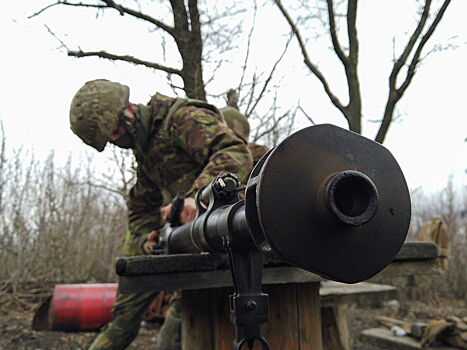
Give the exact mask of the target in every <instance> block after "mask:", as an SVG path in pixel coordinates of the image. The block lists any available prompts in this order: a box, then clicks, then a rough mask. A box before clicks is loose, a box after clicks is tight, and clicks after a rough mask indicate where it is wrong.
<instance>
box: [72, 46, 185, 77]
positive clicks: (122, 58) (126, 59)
mask: <svg viewBox="0 0 467 350" xmlns="http://www.w3.org/2000/svg"><path fill="white" fill-rule="evenodd" d="M68 56H72V57H91V56H95V57H100V58H105V59H108V60H111V61H124V62H129V63H133V64H137V65H143V66H146V67H148V68H152V69H156V70H161V71H163V72H166V73H169V74H177V75H181V71H180V70H179V69H175V68H171V67H166V66H163V65H160V64H158V63H154V62H148V61H143V60H140V59H139V58H136V57H133V56H129V55H123V56H120V55H115V54H111V53H108V52H105V51H90V52H84V51H81V50H80V51H68Z"/></svg>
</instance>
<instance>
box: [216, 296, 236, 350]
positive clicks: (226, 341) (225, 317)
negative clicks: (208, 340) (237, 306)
mask: <svg viewBox="0 0 467 350" xmlns="http://www.w3.org/2000/svg"><path fill="white" fill-rule="evenodd" d="M232 293H233V290H232V288H215V289H212V290H211V298H212V305H213V307H212V312H213V315H212V319H213V322H214V324H213V325H212V326H211V327H212V332H213V333H214V339H215V344H216V350H231V349H232V342H233V341H234V338H235V328H234V325H233V323H232V322H231V321H230V303H229V295H230V294H232Z"/></svg>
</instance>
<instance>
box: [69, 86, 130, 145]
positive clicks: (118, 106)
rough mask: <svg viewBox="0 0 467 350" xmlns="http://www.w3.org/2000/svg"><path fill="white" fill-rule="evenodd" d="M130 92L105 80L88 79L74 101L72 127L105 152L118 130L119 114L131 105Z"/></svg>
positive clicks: (72, 102)
mask: <svg viewBox="0 0 467 350" xmlns="http://www.w3.org/2000/svg"><path fill="white" fill-rule="evenodd" d="M129 95H130V90H129V88H128V86H125V85H121V84H119V83H115V82H112V81H108V80H105V79H98V80H93V81H88V82H87V83H86V84H84V86H83V87H81V88H80V89H79V90H78V92H77V93H76V94H75V96H74V97H73V100H72V101H71V106H70V127H71V130H72V131H73V132H74V133H75V134H76V135H78V136H79V138H81V140H83V141H84V142H85V143H86V144H88V145H90V146H91V147H94V148H95V149H96V150H98V151H99V152H102V151H103V150H104V148H105V145H106V144H107V141H108V140H109V137H110V135H112V133H113V132H114V131H115V129H117V126H118V116H119V114H120V113H121V112H122V110H123V109H124V108H125V107H126V106H127V105H128V99H129Z"/></svg>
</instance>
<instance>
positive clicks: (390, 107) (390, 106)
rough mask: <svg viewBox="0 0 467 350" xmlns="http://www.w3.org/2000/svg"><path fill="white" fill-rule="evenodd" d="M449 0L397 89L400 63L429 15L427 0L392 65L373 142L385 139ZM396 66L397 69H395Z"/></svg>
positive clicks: (436, 18) (438, 14)
mask: <svg viewBox="0 0 467 350" xmlns="http://www.w3.org/2000/svg"><path fill="white" fill-rule="evenodd" d="M450 2H451V0H445V1H444V2H443V4H442V5H441V7H440V9H439V11H438V13H437V14H436V16H435V19H434V20H433V22H432V23H431V25H430V27H429V28H428V30H427V32H426V33H425V34H424V35H423V36H422V38H421V40H420V42H419V44H418V46H417V48H416V50H415V53H414V55H413V57H412V60H411V62H410V65H409V67H408V69H407V75H406V77H405V79H404V82H403V83H402V84H401V86H400V87H399V88H397V87H396V80H397V75H398V73H399V71H400V69H401V68H402V66H401V65H400V64H401V63H400V62H401V61H403V62H404V63H405V61H406V60H407V58H408V56H409V55H410V52H411V51H412V50H413V48H414V47H415V43H416V41H417V40H418V38H419V36H420V35H421V32H422V30H423V28H424V26H425V24H426V21H427V18H428V16H429V13H427V10H428V12H429V7H430V4H431V0H427V1H426V3H425V7H424V10H423V13H422V16H421V18H420V22H419V24H418V25H417V28H416V30H415V32H414V33H413V34H412V36H411V38H410V40H409V43H408V44H407V47H406V48H405V50H404V53H403V54H402V55H401V57H400V58H399V60H398V61H397V62H396V63H395V64H394V68H393V70H392V72H391V76H390V78H389V96H388V101H387V103H386V107H385V109H384V115H383V120H382V122H381V126H380V128H379V130H378V133H377V134H376V138H375V141H377V142H380V143H382V142H383V141H384V139H385V137H386V134H387V132H388V130H389V125H390V124H391V122H392V120H393V113H394V109H395V106H396V103H397V102H398V101H399V100H400V99H401V98H402V96H403V95H404V93H405V91H406V90H407V88H408V87H409V85H410V83H411V82H412V79H413V77H414V76H415V73H416V68H417V65H418V63H419V62H420V55H421V53H422V50H423V48H424V46H425V44H426V43H427V42H428V40H429V39H430V37H431V36H432V35H433V33H434V31H435V29H436V27H437V26H438V24H439V22H440V21H441V19H442V18H443V15H444V13H445V12H446V9H447V8H448V6H449V4H450ZM422 22H423V25H422V27H420V24H421V23H422ZM417 33H418V34H417ZM409 46H410V50H409V51H408V48H409ZM396 66H397V67H396Z"/></svg>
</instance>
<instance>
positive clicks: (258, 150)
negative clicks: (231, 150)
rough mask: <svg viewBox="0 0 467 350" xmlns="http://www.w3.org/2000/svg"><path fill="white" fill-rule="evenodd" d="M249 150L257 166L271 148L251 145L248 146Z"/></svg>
mask: <svg viewBox="0 0 467 350" xmlns="http://www.w3.org/2000/svg"><path fill="white" fill-rule="evenodd" d="M248 150H249V151H250V153H251V156H252V157H253V164H254V165H256V163H258V162H259V160H260V159H261V158H262V157H263V156H264V155H265V154H266V153H268V152H269V147H267V146H263V145H258V144H256V143H249V144H248Z"/></svg>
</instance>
